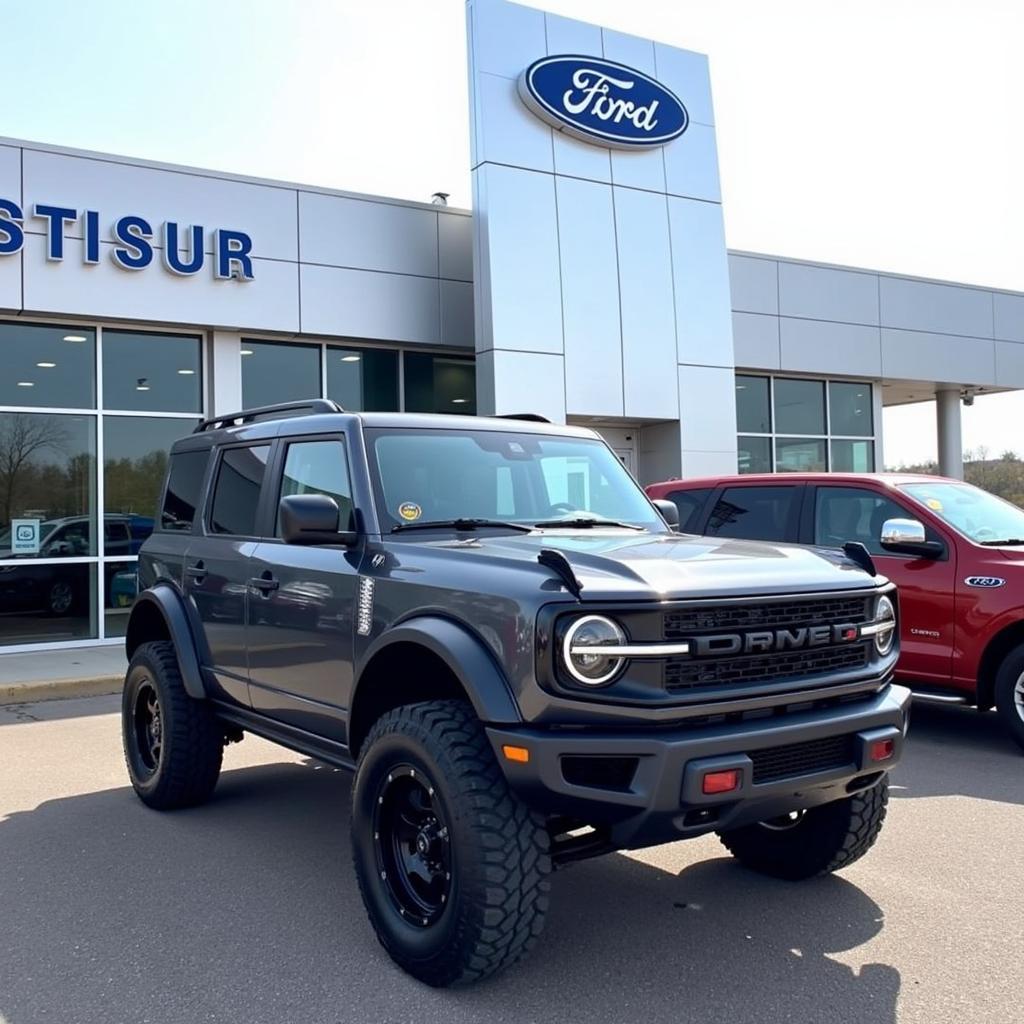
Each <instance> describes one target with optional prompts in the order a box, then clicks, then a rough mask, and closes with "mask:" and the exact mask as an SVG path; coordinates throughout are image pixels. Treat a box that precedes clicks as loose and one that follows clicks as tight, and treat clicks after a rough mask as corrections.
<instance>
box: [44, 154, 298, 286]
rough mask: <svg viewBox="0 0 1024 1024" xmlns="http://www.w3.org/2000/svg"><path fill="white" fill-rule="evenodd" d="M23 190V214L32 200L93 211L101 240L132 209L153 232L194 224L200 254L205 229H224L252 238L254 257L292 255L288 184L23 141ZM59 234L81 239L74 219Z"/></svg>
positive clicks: (209, 233)
mask: <svg viewBox="0 0 1024 1024" xmlns="http://www.w3.org/2000/svg"><path fill="white" fill-rule="evenodd" d="M24 193H25V194H24V199H25V206H26V213H27V212H28V210H27V208H29V207H31V206H32V205H33V204H35V203H48V204H54V205H57V206H68V207H73V208H74V209H76V210H77V211H79V213H80V212H81V211H82V210H97V211H98V212H99V214H100V232H101V236H102V237H104V238H107V239H109V238H111V234H110V231H111V227H112V226H113V223H114V221H116V220H117V218H118V217H122V216H124V215H125V214H128V213H133V214H137V215H139V216H141V217H145V218H146V220H147V221H149V223H150V224H151V225H152V226H153V229H154V231H155V232H157V233H159V231H160V228H161V226H162V225H163V223H164V221H167V220H173V221H176V222H177V223H178V224H180V225H191V224H202V225H203V227H204V228H205V229H206V231H205V233H204V244H205V250H206V252H212V251H213V247H212V238H213V230H214V229H215V228H230V229H233V230H238V231H244V232H246V234H248V235H249V236H250V238H252V252H253V255H254V256H261V257H266V258H270V259H276V260H292V261H294V260H296V259H297V258H298V245H297V237H296V230H295V190H294V189H290V188H283V187H282V188H276V187H272V186H268V185H255V184H251V183H249V182H245V181H231V180H229V179H225V178H219V177H215V176H212V175H208V174H203V173H202V172H198V171H197V172H189V171H172V170H163V169H160V168H154V167H143V166H139V165H133V164H130V163H121V162H118V161H116V160H103V159H100V158H96V157H85V156H70V155H65V154H61V153H51V152H46V151H43V150H36V149H32V148H30V147H25V149H24ZM25 227H26V230H27V231H30V232H32V233H33V234H44V233H45V231H46V222H45V221H43V220H41V219H38V218H28V219H27V220H26V222H25ZM64 234H65V236H66V237H68V238H81V237H82V223H81V220H77V221H75V222H73V223H70V224H68V225H66V227H65V230H64ZM154 241H156V240H154ZM154 247H155V248H159V245H155V246H154ZM205 273H206V269H205V268H204V270H203V271H202V272H201V274H205ZM196 276H197V277H198V276H200V275H196Z"/></svg>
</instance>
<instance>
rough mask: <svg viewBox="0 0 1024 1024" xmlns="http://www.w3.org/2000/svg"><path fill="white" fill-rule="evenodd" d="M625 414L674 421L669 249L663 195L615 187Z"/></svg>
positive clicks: (675, 397)
mask: <svg viewBox="0 0 1024 1024" xmlns="http://www.w3.org/2000/svg"><path fill="white" fill-rule="evenodd" d="M614 197H615V227H616V232H615V234H616V240H617V249H618V254H619V302H620V306H621V316H622V373H623V388H624V391H625V414H626V416H633V417H639V418H642V419H657V420H662V419H670V420H674V419H678V418H679V402H678V395H677V392H676V386H675V379H674V378H675V374H674V372H673V371H674V370H675V367H676V365H677V363H678V360H677V357H676V325H675V309H674V306H673V301H672V251H671V244H670V242H669V233H668V209H667V207H666V204H665V197H664V196H663V195H657V194H656V193H653V192H641V191H638V190H637V189H631V188H615V189H614Z"/></svg>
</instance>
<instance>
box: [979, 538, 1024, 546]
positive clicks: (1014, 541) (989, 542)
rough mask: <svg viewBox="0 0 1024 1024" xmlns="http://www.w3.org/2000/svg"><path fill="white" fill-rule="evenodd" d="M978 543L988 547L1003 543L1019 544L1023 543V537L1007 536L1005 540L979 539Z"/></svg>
mask: <svg viewBox="0 0 1024 1024" xmlns="http://www.w3.org/2000/svg"><path fill="white" fill-rule="evenodd" d="M978 543H979V544H984V545H985V546H986V547H990V548H994V547H1001V546H1002V545H1003V544H1006V545H1017V546H1019V545H1021V544H1024V537H1007V538H1006V540H979V541H978Z"/></svg>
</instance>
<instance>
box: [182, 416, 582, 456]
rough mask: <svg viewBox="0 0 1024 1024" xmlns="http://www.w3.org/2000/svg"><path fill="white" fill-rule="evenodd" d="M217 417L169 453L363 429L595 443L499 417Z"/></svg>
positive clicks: (569, 430) (571, 431)
mask: <svg viewBox="0 0 1024 1024" xmlns="http://www.w3.org/2000/svg"><path fill="white" fill-rule="evenodd" d="M241 416H242V414H241V413H240V414H238V416H236V417H222V418H221V419H219V420H210V421H206V422H207V423H208V424H210V426H209V427H207V428H206V429H204V430H202V431H201V432H197V433H194V434H189V435H187V436H186V437H183V438H181V439H180V440H178V441H175V443H174V445H173V446H172V448H171V451H172V452H179V451H196V450H203V449H206V448H210V447H213V446H214V445H218V444H226V443H230V442H234V441H259V440H273V439H274V438H276V437H288V436H291V435H300V434H328V433H331V432H332V431H337V430H345V431H347V430H351V429H353V428H358V427H359V426H362V427H381V428H388V427H390V428H402V427H406V428H409V427H411V428H413V429H415V430H462V431H480V430H493V431H503V432H506V433H519V434H559V435H561V436H564V437H596V436H598V435H596V434H595V432H594V431H593V430H591V429H590V428H588V427H574V426H562V425H561V424H557V423H548V422H544V421H542V420H540V419H519V418H514V417H502V416H452V415H448V414H445V413H414V412H312V413H309V414H305V415H297V416H290V415H282V416H278V417H276V418H272V419H261V420H257V421H255V422H242V423H231V424H226V425H220V424H221V423H222V422H223V421H224V420H227V419H232V418H234V419H237V418H240V417H241Z"/></svg>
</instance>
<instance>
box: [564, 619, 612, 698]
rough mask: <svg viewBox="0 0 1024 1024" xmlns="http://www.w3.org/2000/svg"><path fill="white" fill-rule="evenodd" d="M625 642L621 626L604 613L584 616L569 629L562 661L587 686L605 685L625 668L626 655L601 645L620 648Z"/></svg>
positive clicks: (574, 677) (566, 633)
mask: <svg viewBox="0 0 1024 1024" xmlns="http://www.w3.org/2000/svg"><path fill="white" fill-rule="evenodd" d="M625 642H626V634H625V633H624V632H623V631H622V627H621V626H620V625H619V624H618V623H616V622H613V621H612V620H611V619H606V618H605V617H604V616H603V615H584V616H582V617H581V618H578V619H577V620H576V621H575V622H574V623H573V624H572V625H571V626H570V627H569V628H568V629H567V630H566V631H565V639H564V640H563V641H562V660H563V662H564V663H565V667H566V669H567V670H568V672H569V675H571V676H572V677H573V679H575V680H576V682H577V683H582V684H583V685H584V686H604V685H605V684H606V683H610V682H611V681H612V680H613V679H614V678H615V676H616V675H617V674H618V672H619V669H621V668H622V665H623V658H622V657H620V656H618V655H612V654H607V653H605V652H602V650H601V648H602V647H621V646H622V645H623V644H624V643H625Z"/></svg>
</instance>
